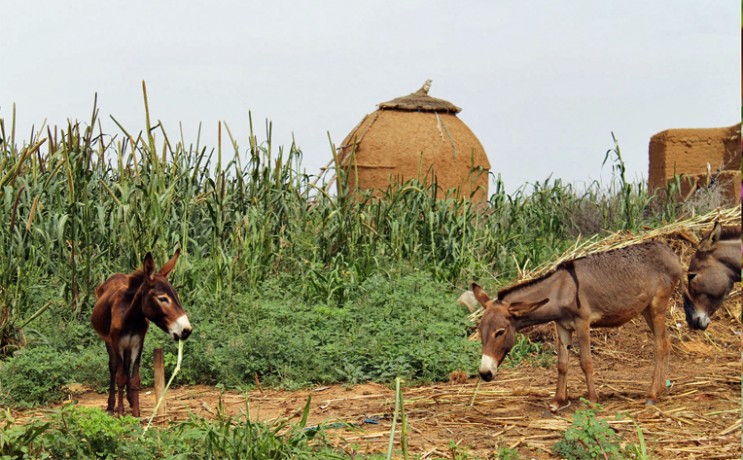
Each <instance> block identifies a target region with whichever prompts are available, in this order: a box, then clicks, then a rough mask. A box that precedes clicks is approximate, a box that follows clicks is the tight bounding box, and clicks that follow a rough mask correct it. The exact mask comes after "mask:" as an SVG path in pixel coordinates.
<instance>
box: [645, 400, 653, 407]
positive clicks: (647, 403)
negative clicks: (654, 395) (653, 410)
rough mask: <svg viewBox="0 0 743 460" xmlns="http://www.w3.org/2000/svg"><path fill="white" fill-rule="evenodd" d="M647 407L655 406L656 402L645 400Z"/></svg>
mask: <svg viewBox="0 0 743 460" xmlns="http://www.w3.org/2000/svg"><path fill="white" fill-rule="evenodd" d="M645 405H646V406H655V400H654V399H650V398H648V399H646V400H645Z"/></svg>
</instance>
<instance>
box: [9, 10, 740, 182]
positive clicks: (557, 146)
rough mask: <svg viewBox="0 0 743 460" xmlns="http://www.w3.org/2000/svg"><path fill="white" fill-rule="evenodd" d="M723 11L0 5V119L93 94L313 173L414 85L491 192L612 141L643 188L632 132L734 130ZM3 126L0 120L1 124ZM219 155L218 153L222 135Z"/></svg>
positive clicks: (57, 113)
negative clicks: (265, 150)
mask: <svg viewBox="0 0 743 460" xmlns="http://www.w3.org/2000/svg"><path fill="white" fill-rule="evenodd" d="M740 14H741V13H740V11H739V10H738V4H737V3H736V2H732V1H730V0H727V1H723V0H711V1H700V0H654V1H647V0H639V1H637V0H630V1H621V2H605V1H594V0H583V1H576V0H570V1H567V0H566V1H540V2H537V1H532V2H526V1H520V0H513V1H500V0H497V1H468V2H461V1H460V2H455V1H387V0H375V1H365V0H358V1H345V0H344V1H341V0H333V1H326V0H322V1H314V2H310V1H281V0H278V1H277V0H272V1H262V2H253V1H208V2H207V1H198V2H197V1H192V0H178V1H175V0H167V1H160V0H157V1H153V0H149V1H144V0H129V1H100V0H87V1H83V0H66V1H52V0H48V1H36V0H25V1H13V2H11V1H4V2H3V9H2V19H0V68H1V70H0V117H2V118H5V119H6V120H9V119H10V117H11V110H12V104H13V103H16V105H17V121H18V127H19V128H18V129H19V130H21V132H20V134H22V137H23V138H27V137H28V134H26V133H28V132H29V131H30V127H31V125H32V124H36V125H37V126H38V125H39V124H40V123H41V122H42V121H44V120H45V119H46V120H47V122H48V123H50V124H57V125H64V124H66V120H67V119H68V118H72V119H79V120H88V119H89V117H90V112H91V108H92V103H93V96H94V93H96V92H97V93H98V103H99V107H100V112H101V118H102V120H103V122H104V129H106V130H107V131H109V132H115V131H116V130H115V127H114V126H113V124H112V123H111V122H110V119H109V115H113V116H114V117H116V118H117V119H118V120H119V121H120V122H122V124H123V125H124V126H125V127H126V128H127V130H129V131H133V132H138V131H139V130H141V129H143V127H144V110H143V103H142V92H141V82H142V80H145V81H146V82H147V88H148V93H149V100H150V110H151V113H152V117H153V119H159V120H162V122H163V124H164V125H165V127H166V130H167V131H168V132H169V135H170V136H171V137H175V136H177V134H178V123H179V122H182V124H183V130H184V135H185V137H186V141H187V142H194V141H195V140H196V133H197V128H198V124H199V123H200V122H201V123H203V130H202V131H203V134H202V139H203V140H205V141H206V142H208V143H209V144H211V145H214V144H215V143H216V126H217V122H218V121H219V120H224V121H226V122H227V123H228V124H229V126H230V128H231V130H232V132H233V134H235V135H236V136H237V137H238V139H239V141H240V143H241V146H242V148H243V152H244V150H245V148H246V147H247V134H248V128H247V123H248V111H252V114H253V120H254V125H256V126H257V127H258V128H259V129H258V132H259V135H260V138H264V135H263V132H264V129H263V127H264V123H265V120H266V119H268V120H271V121H272V122H273V128H274V133H273V134H274V143H275V144H281V145H285V146H287V147H288V146H289V145H290V144H291V139H292V137H291V136H292V134H293V135H294V138H295V139H296V142H297V144H298V145H299V147H300V148H301V149H302V151H303V152H304V161H303V167H304V168H305V169H306V170H307V172H308V173H311V174H316V173H317V172H318V171H319V169H320V167H321V166H323V165H325V164H326V163H327V162H328V160H329V159H330V158H331V151H330V147H329V145H328V138H327V135H328V132H329V133H330V136H331V137H332V139H333V141H334V142H336V143H338V144H340V142H341V141H342V140H343V138H344V137H345V136H346V134H348V132H349V131H350V130H351V129H352V128H353V127H354V126H355V125H356V124H357V123H358V122H359V121H361V119H362V118H363V116H364V115H365V114H367V113H370V112H372V111H374V110H375V109H376V104H378V103H380V102H383V101H387V100H389V99H393V98H395V97H398V96H402V95H406V94H408V93H411V92H413V91H415V90H417V89H418V88H419V87H420V86H421V85H422V84H423V82H424V81H425V80H426V79H428V78H431V79H432V80H433V86H432V88H431V91H430V93H429V94H430V95H431V96H434V97H438V98H442V99H446V100H449V101H451V102H453V103H454V104H456V105H458V106H459V107H462V108H463V111H462V112H461V113H460V114H459V117H460V118H461V119H462V120H463V121H464V122H465V123H466V124H467V125H468V126H469V127H470V128H471V129H472V131H473V132H474V133H475V134H476V135H477V136H478V138H479V139H480V141H481V142H482V144H483V146H484V147H485V151H486V152H487V154H488V157H489V158H490V162H491V164H492V171H493V172H494V173H495V174H501V175H502V177H503V179H504V181H505V182H506V185H507V188H508V190H509V191H513V190H515V189H516V188H518V187H519V186H521V185H522V184H524V183H526V182H535V181H542V180H544V179H546V178H547V177H548V176H550V175H552V177H553V178H561V179H563V180H565V181H568V182H571V183H576V184H578V185H580V184H584V183H586V182H588V181H590V180H593V179H599V178H600V176H601V175H602V171H603V176H604V180H607V179H608V178H609V177H610V168H609V166H604V168H603V170H602V167H601V163H602V161H603V159H604V155H605V153H606V151H607V149H609V148H612V146H613V144H612V139H611V132H612V131H613V132H614V133H615V134H616V135H617V137H618V138H619V141H620V145H621V147H622V153H623V155H624V156H625V160H626V164H627V167H628V173H629V177H630V178H632V179H633V180H640V179H646V178H647V175H648V141H649V139H650V136H652V135H653V134H655V133H657V132H659V131H662V130H664V129H667V128H685V127H717V126H729V125H732V124H735V123H738V120H739V119H738V117H739V116H740V105H739V101H740V99H741V94H740V86H739V85H740V83H739V80H740V77H741V76H740V68H741V63H740V59H741V51H740V42H739V38H738V37H739V35H738V28H739V27H740ZM6 123H8V122H7V121H6ZM225 145H226V143H225Z"/></svg>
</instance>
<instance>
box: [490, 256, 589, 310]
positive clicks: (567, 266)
mask: <svg viewBox="0 0 743 460" xmlns="http://www.w3.org/2000/svg"><path fill="white" fill-rule="evenodd" d="M585 257H589V256H585ZM585 257H579V258H577V259H573V260H567V261H565V262H562V263H560V264H559V265H558V266H557V267H555V268H554V269H552V270H550V271H548V272H547V273H545V274H544V275H540V276H538V277H536V278H532V279H529V280H525V281H520V282H517V283H516V284H512V285H511V286H508V287H505V288H503V289H501V290H500V291H498V300H503V298H504V297H505V296H507V295H508V294H510V293H512V292H515V291H519V290H521V289H524V288H526V287H529V286H533V285H535V284H539V283H541V282H542V281H544V280H545V279H547V278H549V277H550V276H552V275H554V274H555V273H557V272H559V271H560V270H568V269H570V268H571V267H572V266H573V262H575V261H576V260H578V259H584V258H585Z"/></svg>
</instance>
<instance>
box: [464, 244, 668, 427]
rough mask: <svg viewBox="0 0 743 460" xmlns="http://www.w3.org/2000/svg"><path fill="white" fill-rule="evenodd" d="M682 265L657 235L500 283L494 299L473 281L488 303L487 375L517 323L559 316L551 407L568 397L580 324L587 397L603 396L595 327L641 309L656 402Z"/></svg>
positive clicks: (484, 325)
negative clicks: (651, 343) (596, 371)
mask: <svg viewBox="0 0 743 460" xmlns="http://www.w3.org/2000/svg"><path fill="white" fill-rule="evenodd" d="M682 272H683V269H682V266H681V262H679V259H678V257H677V256H676V254H675V253H674V252H673V251H672V250H671V249H670V248H668V246H666V245H664V244H662V243H659V242H654V241H651V242H645V243H640V244H636V245H633V246H628V247H625V248H621V249H616V250H613V251H607V252H603V253H597V254H592V255H589V256H587V257H583V258H579V259H575V260H571V261H568V262H564V263H562V264H560V265H559V266H558V267H557V268H556V269H555V270H554V271H553V272H551V273H549V274H547V275H544V276H542V277H540V278H537V279H534V280H530V281H526V282H522V283H519V284H516V285H513V286H511V287H508V288H505V289H503V290H501V291H500V292H499V293H498V296H497V298H495V299H491V298H490V297H488V295H487V294H486V293H485V291H483V289H482V288H481V287H480V286H478V285H477V284H473V285H472V291H473V293H474V295H475V298H476V299H477V300H478V302H480V304H481V305H482V306H483V307H484V308H485V313H484V314H483V317H482V319H481V320H480V325H479V332H480V338H481V340H482V360H481V362H480V369H479V372H480V376H481V377H482V379H483V380H485V381H490V380H492V379H493V377H494V376H495V374H496V371H497V370H498V366H500V364H501V362H502V361H503V358H505V357H506V355H507V354H508V352H509V351H510V350H511V348H512V347H513V345H514V342H515V340H516V332H517V331H518V330H520V329H522V328H525V327H527V326H532V325H535V324H543V323H548V322H551V321H554V323H555V325H556V328H557V338H556V342H557V343H556V348H557V391H556V392H555V399H554V401H553V402H552V403H551V404H550V410H551V411H553V412H557V411H558V410H559V409H561V408H562V407H565V406H566V404H568V395H567V378H566V376H567V371H568V346H570V344H571V343H572V334H573V332H575V333H576V335H577V336H578V343H579V345H580V365H581V368H582V369H583V373H584V374H585V378H586V385H587V386H588V399H589V400H590V401H591V402H597V401H598V395H597V394H596V389H595V388H594V383H593V361H592V358H591V336H590V328H591V327H592V326H593V327H618V326H621V325H622V324H624V323H626V322H627V321H629V320H631V319H632V318H634V317H636V316H637V315H638V314H642V316H643V317H644V318H645V321H646V322H647V323H648V326H650V330H651V331H652V333H653V336H654V338H655V371H654V372H653V383H652V385H651V387H650V391H649V392H648V396H647V402H648V403H650V404H653V403H655V400H656V399H657V398H658V394H659V393H661V392H662V391H663V390H664V389H665V373H666V370H667V368H668V354H669V351H670V344H669V342H668V338H667V336H666V326H665V320H666V311H667V309H668V302H669V299H670V298H671V295H672V294H673V290H674V288H675V287H676V285H677V284H678V282H679V280H680V279H681V275H682Z"/></svg>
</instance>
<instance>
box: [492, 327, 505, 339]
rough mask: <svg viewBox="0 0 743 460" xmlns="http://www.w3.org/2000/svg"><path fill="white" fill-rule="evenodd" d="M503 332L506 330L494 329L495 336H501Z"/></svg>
mask: <svg viewBox="0 0 743 460" xmlns="http://www.w3.org/2000/svg"><path fill="white" fill-rule="evenodd" d="M505 333H506V330H505V329H498V330H497V331H495V336H494V337H496V338H498V337H500V336H502V335H503V334H505Z"/></svg>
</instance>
